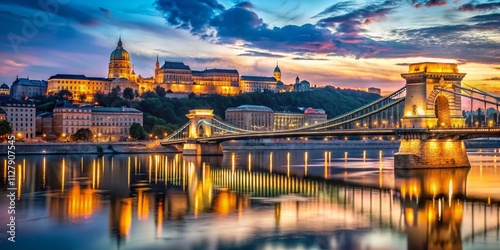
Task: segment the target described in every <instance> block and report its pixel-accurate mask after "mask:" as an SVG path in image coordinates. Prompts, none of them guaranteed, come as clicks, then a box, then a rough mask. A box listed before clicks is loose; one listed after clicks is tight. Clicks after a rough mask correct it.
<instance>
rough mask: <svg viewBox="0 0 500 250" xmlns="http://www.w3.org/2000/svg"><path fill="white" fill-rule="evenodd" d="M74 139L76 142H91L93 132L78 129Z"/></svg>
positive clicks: (86, 129)
mask: <svg viewBox="0 0 500 250" xmlns="http://www.w3.org/2000/svg"><path fill="white" fill-rule="evenodd" d="M73 138H74V140H76V141H90V140H92V131H90V129H88V128H81V129H78V130H77V131H76V133H75V134H74V136H73Z"/></svg>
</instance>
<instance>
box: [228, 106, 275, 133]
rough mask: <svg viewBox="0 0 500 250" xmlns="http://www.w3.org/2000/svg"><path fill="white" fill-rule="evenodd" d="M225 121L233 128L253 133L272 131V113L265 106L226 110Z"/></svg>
mask: <svg viewBox="0 0 500 250" xmlns="http://www.w3.org/2000/svg"><path fill="white" fill-rule="evenodd" d="M225 115H226V121H227V122H229V123H231V124H234V125H235V126H237V127H239V128H242V129H246V130H254V131H266V130H272V129H273V127H274V112H273V110H272V109H270V108H268V107H265V106H257V105H241V106H239V107H236V108H228V109H227V110H226V113H225Z"/></svg>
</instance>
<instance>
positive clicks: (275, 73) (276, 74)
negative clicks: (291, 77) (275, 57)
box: [274, 62, 281, 82]
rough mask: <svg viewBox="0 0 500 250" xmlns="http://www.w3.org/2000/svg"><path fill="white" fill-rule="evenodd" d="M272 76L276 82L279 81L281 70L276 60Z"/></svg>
mask: <svg viewBox="0 0 500 250" xmlns="http://www.w3.org/2000/svg"><path fill="white" fill-rule="evenodd" d="M274 78H275V79H276V81H277V82H281V70H280V67H279V66H278V62H276V68H274Z"/></svg>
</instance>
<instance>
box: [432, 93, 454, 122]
mask: <svg viewBox="0 0 500 250" xmlns="http://www.w3.org/2000/svg"><path fill="white" fill-rule="evenodd" d="M453 101H454V98H453V96H451V95H450V94H449V93H439V94H438V95H436V96H435V98H434V114H435V115H436V118H437V123H436V126H437V127H450V126H451V109H452V104H453Z"/></svg>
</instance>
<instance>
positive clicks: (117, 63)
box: [108, 37, 131, 79]
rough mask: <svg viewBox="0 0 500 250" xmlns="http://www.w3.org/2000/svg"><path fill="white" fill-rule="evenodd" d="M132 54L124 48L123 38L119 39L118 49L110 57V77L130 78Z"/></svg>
mask: <svg viewBox="0 0 500 250" xmlns="http://www.w3.org/2000/svg"><path fill="white" fill-rule="evenodd" d="M130 69H131V67H130V55H129V53H128V52H127V51H126V50H125V49H124V48H123V43H122V38H121V37H120V39H119V40H118V44H117V46H116V49H115V50H113V52H111V55H110V57H109V67H108V78H127V79H130V72H131V71H130Z"/></svg>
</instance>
